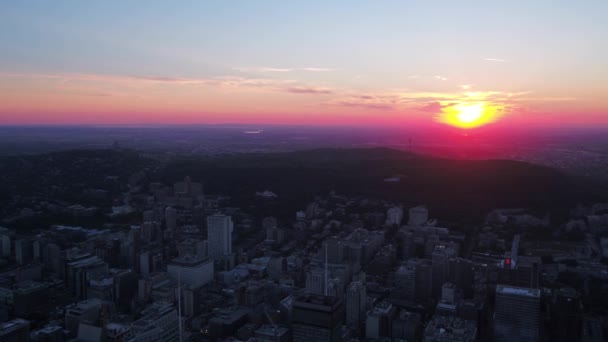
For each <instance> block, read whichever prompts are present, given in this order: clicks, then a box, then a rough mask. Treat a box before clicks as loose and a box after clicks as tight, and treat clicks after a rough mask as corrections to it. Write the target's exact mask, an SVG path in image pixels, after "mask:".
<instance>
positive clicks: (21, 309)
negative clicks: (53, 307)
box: [12, 281, 49, 317]
mask: <svg viewBox="0 0 608 342" xmlns="http://www.w3.org/2000/svg"><path fill="white" fill-rule="evenodd" d="M12 292H13V308H14V309H13V310H14V311H13V313H14V315H15V316H16V317H28V316H29V315H30V314H32V313H34V312H36V311H39V310H43V309H47V305H48V303H49V285H48V284H47V283H39V282H34V281H26V282H21V283H18V284H15V285H14V289H13V291H12Z"/></svg>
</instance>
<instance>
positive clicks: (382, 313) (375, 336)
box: [365, 302, 397, 340]
mask: <svg viewBox="0 0 608 342" xmlns="http://www.w3.org/2000/svg"><path fill="white" fill-rule="evenodd" d="M396 313H397V309H395V307H393V305H392V304H390V303H388V302H380V303H378V305H376V306H375V307H374V309H373V310H372V311H370V312H369V313H368V315H367V319H366V320H365V337H366V339H368V340H381V339H389V338H390V334H391V333H392V323H393V318H394V317H395V314H396Z"/></svg>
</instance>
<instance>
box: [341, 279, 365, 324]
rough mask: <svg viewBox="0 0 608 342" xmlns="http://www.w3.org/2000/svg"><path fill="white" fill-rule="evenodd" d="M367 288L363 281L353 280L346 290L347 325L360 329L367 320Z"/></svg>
mask: <svg viewBox="0 0 608 342" xmlns="http://www.w3.org/2000/svg"><path fill="white" fill-rule="evenodd" d="M366 305H367V290H366V288H365V284H364V283H363V282H361V281H353V282H352V283H350V285H349V286H348V290H347V292H346V325H347V326H348V327H350V328H353V329H355V330H356V331H358V330H359V328H360V326H361V322H363V321H364V320H365V313H366Z"/></svg>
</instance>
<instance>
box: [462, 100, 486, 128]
mask: <svg viewBox="0 0 608 342" xmlns="http://www.w3.org/2000/svg"><path fill="white" fill-rule="evenodd" d="M457 110H458V114H457V115H456V119H457V120H458V121H459V122H460V123H462V124H465V125H467V124H472V123H474V122H475V121H478V120H480V119H481V118H482V117H483V105H482V104H480V103H477V104H473V105H464V106H462V105H461V106H459V107H458V108H457Z"/></svg>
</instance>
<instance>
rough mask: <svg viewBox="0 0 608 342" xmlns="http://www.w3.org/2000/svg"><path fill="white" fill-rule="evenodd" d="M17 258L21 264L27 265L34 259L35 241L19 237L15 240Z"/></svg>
mask: <svg viewBox="0 0 608 342" xmlns="http://www.w3.org/2000/svg"><path fill="white" fill-rule="evenodd" d="M15 260H16V261H17V263H18V264H19V265H25V264H28V263H30V262H32V260H34V241H33V240H30V239H19V240H17V241H15Z"/></svg>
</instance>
